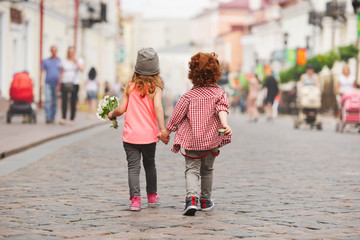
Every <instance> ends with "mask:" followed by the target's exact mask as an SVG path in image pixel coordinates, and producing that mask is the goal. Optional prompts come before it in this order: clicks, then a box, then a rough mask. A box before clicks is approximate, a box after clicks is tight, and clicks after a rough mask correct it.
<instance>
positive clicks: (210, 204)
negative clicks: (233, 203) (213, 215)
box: [200, 200, 215, 212]
mask: <svg viewBox="0 0 360 240" xmlns="http://www.w3.org/2000/svg"><path fill="white" fill-rule="evenodd" d="M200 205H201V211H204V212H208V211H211V210H212V209H213V208H214V205H215V204H214V201H213V200H200Z"/></svg>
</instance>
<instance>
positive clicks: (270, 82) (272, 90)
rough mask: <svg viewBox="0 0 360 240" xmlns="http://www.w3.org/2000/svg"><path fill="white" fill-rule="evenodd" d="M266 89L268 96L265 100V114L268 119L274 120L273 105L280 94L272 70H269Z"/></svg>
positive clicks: (265, 84)
mask: <svg viewBox="0 0 360 240" xmlns="http://www.w3.org/2000/svg"><path fill="white" fill-rule="evenodd" d="M264 87H265V88H267V95H266V98H265V112H266V115H267V119H268V120H271V119H273V118H274V115H273V104H274V99H275V97H276V95H277V94H278V92H279V87H278V83H277V81H276V79H275V78H274V77H273V72H272V70H269V72H268V76H267V77H266V79H265V83H264Z"/></svg>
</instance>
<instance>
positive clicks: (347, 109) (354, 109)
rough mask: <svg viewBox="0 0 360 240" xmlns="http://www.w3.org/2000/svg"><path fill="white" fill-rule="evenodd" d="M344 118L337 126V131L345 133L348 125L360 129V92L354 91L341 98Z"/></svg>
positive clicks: (342, 117)
mask: <svg viewBox="0 0 360 240" xmlns="http://www.w3.org/2000/svg"><path fill="white" fill-rule="evenodd" d="M341 106H342V110H341V112H342V116H341V119H340V121H339V122H338V123H337V124H336V131H337V132H343V131H344V129H345V126H346V125H348V124H351V125H353V126H354V127H360V90H359V89H354V90H352V91H351V92H349V93H346V94H344V95H343V96H342V98H341Z"/></svg>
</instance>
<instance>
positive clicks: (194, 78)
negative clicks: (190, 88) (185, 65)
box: [188, 52, 221, 87]
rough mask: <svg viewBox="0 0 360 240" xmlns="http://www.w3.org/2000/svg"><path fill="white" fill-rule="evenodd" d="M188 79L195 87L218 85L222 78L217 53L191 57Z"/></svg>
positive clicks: (198, 54)
mask: <svg viewBox="0 0 360 240" xmlns="http://www.w3.org/2000/svg"><path fill="white" fill-rule="evenodd" d="M189 68H190V70H189V74H188V77H189V79H190V80H191V82H192V83H193V84H194V86H200V87H201V86H204V85H210V84H216V83H217V82H218V81H219V80H220V78H221V71H220V63H219V60H218V59H217V55H216V54H215V53H213V52H212V53H202V52H199V53H197V54H195V55H194V56H192V57H191V61H190V62H189Z"/></svg>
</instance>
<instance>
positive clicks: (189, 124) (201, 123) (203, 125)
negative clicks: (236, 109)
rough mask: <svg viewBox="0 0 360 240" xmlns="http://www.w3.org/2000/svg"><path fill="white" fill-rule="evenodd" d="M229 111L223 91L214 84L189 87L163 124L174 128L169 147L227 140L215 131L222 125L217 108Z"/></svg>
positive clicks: (205, 147) (204, 146) (210, 144)
mask: <svg viewBox="0 0 360 240" xmlns="http://www.w3.org/2000/svg"><path fill="white" fill-rule="evenodd" d="M220 111H226V112H227V113H229V104H228V100H227V96H226V93H225V91H223V90H222V89H221V88H220V87H219V86H217V85H207V86H203V87H193V88H192V89H191V90H189V91H188V92H186V93H185V94H184V95H183V96H182V97H181V98H180V99H179V101H178V102H177V103H176V106H175V108H174V111H173V113H172V115H171V117H170V120H169V122H168V123H167V124H166V128H167V129H168V130H170V131H172V132H175V131H176V132H177V133H176V135H175V139H174V145H173V147H172V149H171V151H173V152H175V153H177V152H178V151H179V150H180V147H182V148H185V149H187V150H194V151H200V150H210V149H213V148H216V147H222V146H224V145H225V144H228V143H230V142H231V136H225V135H220V136H219V134H218V131H217V129H220V128H222V125H221V122H220V118H219V112H220Z"/></svg>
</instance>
